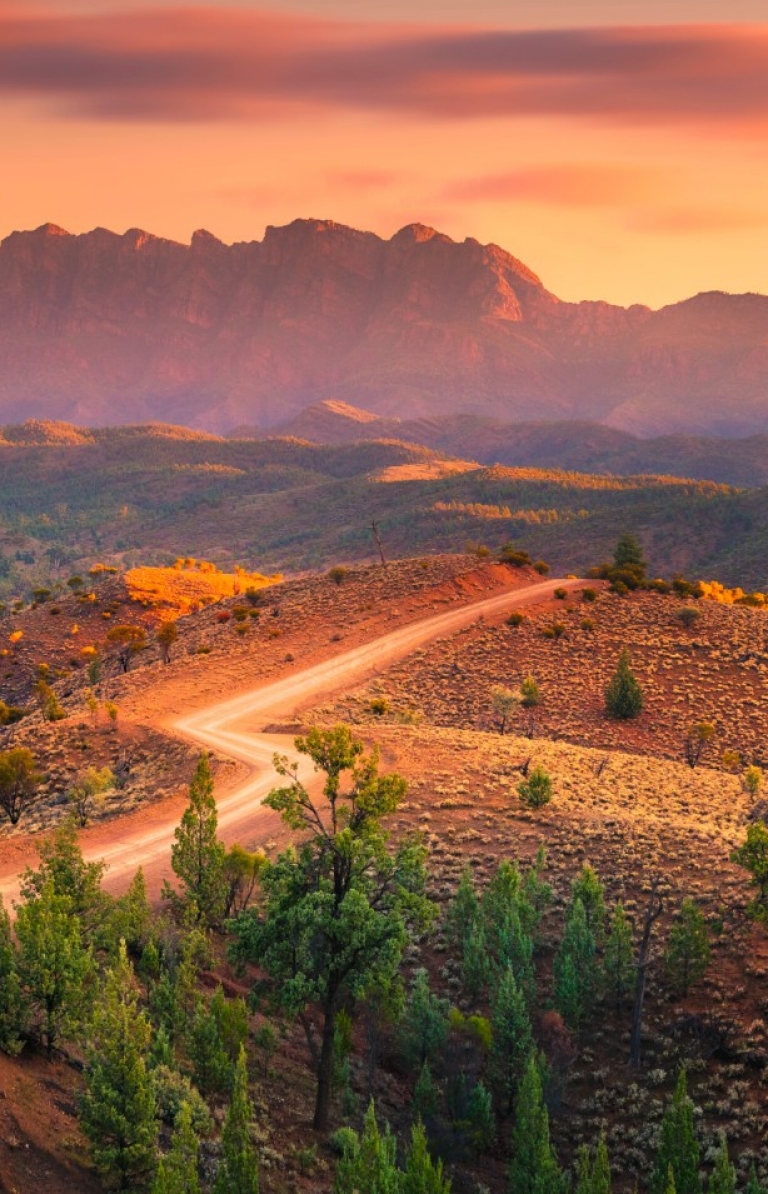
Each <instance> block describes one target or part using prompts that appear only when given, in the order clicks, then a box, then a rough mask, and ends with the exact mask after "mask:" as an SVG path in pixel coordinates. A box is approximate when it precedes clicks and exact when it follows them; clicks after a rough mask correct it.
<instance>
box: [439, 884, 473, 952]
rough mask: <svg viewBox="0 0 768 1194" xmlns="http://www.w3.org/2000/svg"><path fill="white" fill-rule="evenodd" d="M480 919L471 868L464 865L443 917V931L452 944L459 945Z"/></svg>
mask: <svg viewBox="0 0 768 1194" xmlns="http://www.w3.org/2000/svg"><path fill="white" fill-rule="evenodd" d="M479 919H480V901H479V900H478V898H477V894H476V892H475V881H474V877H473V874H472V868H471V867H470V866H465V867H464V870H463V871H462V873H461V879H460V880H459V886H458V887H457V888H456V895H455V896H454V897H453V899H452V900H451V903H450V905H449V907H448V912H447V915H446V918H445V931H446V935H447V936H448V938H449V939H450V940H451V941H452V942H453V944H454V945H461V944H462V943H463V941H464V939H465V937H466V936H467V934H468V933H469V931H470V929H471V928H472V927H473V925H475V924H476V923H477V921H478V920H479Z"/></svg>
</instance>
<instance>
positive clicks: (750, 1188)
mask: <svg viewBox="0 0 768 1194" xmlns="http://www.w3.org/2000/svg"><path fill="white" fill-rule="evenodd" d="M746 1194H765V1187H764V1186H763V1185H762V1184H761V1182H760V1179H759V1178H758V1176H757V1170H756V1169H755V1162H754V1161H753V1162H752V1164H751V1165H750V1167H749V1180H748V1181H747V1185H746Z"/></svg>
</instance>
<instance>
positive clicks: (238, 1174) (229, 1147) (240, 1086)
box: [213, 1047, 259, 1194]
mask: <svg viewBox="0 0 768 1194" xmlns="http://www.w3.org/2000/svg"><path fill="white" fill-rule="evenodd" d="M252 1121H253V1105H252V1104H251V1100H250V1098H249V1097H248V1067H247V1065H246V1059H245V1049H244V1048H243V1047H241V1048H240V1056H239V1057H238V1059H237V1065H236V1066H235V1081H234V1087H233V1090H232V1099H231V1101H230V1104H229V1110H228V1111H227V1118H226V1119H225V1121H224V1128H223V1131H222V1133H221V1144H222V1158H221V1164H220V1165H219V1171H218V1173H217V1174H216V1180H215V1182H214V1183H213V1194H259V1167H258V1162H257V1160H256V1152H255V1150H254V1147H253V1142H252V1140H251V1123H252Z"/></svg>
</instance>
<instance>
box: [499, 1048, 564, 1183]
mask: <svg viewBox="0 0 768 1194" xmlns="http://www.w3.org/2000/svg"><path fill="white" fill-rule="evenodd" d="M567 1189H568V1180H567V1177H566V1176H565V1175H564V1174H563V1172H562V1171H561V1169H560V1167H559V1165H558V1164H557V1158H556V1156H555V1152H554V1149H553V1148H552V1145H551V1143H550V1139H549V1115H548V1114H547V1108H546V1107H545V1105H544V1097H543V1092H542V1087H541V1073H540V1070H539V1065H538V1062H537V1060H536V1058H535V1057H532V1058H531V1060H530V1062H529V1063H528V1069H527V1070H526V1071H525V1076H524V1078H523V1081H522V1083H521V1085H520V1093H519V1095H518V1098H517V1112H516V1115H515V1126H514V1130H513V1133H512V1162H511V1164H510V1167H509V1192H510V1194H566V1191H567Z"/></svg>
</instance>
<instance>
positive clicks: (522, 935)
mask: <svg viewBox="0 0 768 1194" xmlns="http://www.w3.org/2000/svg"><path fill="white" fill-rule="evenodd" d="M491 940H492V941H493V943H494V948H495V953H496V962H497V964H498V966H499V967H500V968H501V969H506V968H507V966H511V967H512V970H513V971H514V975H515V981H516V983H517V985H518V987H519V988H520V990H521V991H522V993H523V995H524V996H525V999H526V1002H527V1004H528V1007H529V1008H532V1007H533V1005H534V1004H535V1002H536V971H535V968H534V965H533V938H532V937H531V936H530V935H529V934H528V933H527V932H526V931H525V929H524V928H523V925H522V922H521V919H520V915H519V912H518V909H517V907H513V908H511V909H510V910H509V911H508V912H507V914H506V916H505V917H504V919H503V920H501V921H500V922H499V923H498V924H496V925H494V926H493V930H492V935H491Z"/></svg>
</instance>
